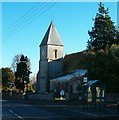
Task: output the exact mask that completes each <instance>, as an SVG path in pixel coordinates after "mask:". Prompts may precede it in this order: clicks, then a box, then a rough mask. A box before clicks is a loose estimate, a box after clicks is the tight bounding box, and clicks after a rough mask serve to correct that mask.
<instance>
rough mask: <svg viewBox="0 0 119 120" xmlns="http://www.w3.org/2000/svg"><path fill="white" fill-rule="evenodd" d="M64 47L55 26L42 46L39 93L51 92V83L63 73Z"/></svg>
mask: <svg viewBox="0 0 119 120" xmlns="http://www.w3.org/2000/svg"><path fill="white" fill-rule="evenodd" d="M63 53H64V45H63V43H62V40H61V38H60V36H59V34H58V32H57V30H56V28H55V26H54V24H53V22H51V24H50V25H49V28H48V30H47V32H46V34H45V36H44V38H43V40H42V42H41V44H40V61H39V72H38V83H37V84H38V91H39V92H40V93H46V92H48V91H49V90H50V81H49V80H51V79H53V78H56V77H58V76H60V75H61V74H62V73H63Z"/></svg>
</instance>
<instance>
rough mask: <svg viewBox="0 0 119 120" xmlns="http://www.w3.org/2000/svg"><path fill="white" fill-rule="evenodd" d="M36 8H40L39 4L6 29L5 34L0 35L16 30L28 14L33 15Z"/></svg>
mask: <svg viewBox="0 0 119 120" xmlns="http://www.w3.org/2000/svg"><path fill="white" fill-rule="evenodd" d="M41 6H42V4H41ZM38 7H40V6H39V4H37V5H35V6H33V7H32V8H31V9H30V10H29V11H28V12H27V13H25V14H24V15H23V16H21V18H20V19H18V20H17V21H16V22H15V23H14V24H12V25H11V26H10V27H9V28H7V30H6V31H5V32H3V33H2V35H4V34H8V33H9V32H10V30H11V29H14V28H16V27H17V26H18V25H19V24H21V23H22V21H24V20H25V19H26V18H28V17H29V14H32V13H35V11H36V10H37V8H38Z"/></svg>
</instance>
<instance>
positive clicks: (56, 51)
mask: <svg viewBox="0 0 119 120" xmlns="http://www.w3.org/2000/svg"><path fill="white" fill-rule="evenodd" d="M55 58H57V50H55Z"/></svg>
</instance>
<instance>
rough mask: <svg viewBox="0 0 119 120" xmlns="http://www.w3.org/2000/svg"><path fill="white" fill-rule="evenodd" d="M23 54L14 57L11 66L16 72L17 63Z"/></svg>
mask: <svg viewBox="0 0 119 120" xmlns="http://www.w3.org/2000/svg"><path fill="white" fill-rule="evenodd" d="M21 56H22V54H17V55H15V56H14V58H13V62H12V65H11V68H12V69H13V71H14V72H15V71H16V68H17V63H19V62H20V58H21Z"/></svg>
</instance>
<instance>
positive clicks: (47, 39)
mask: <svg viewBox="0 0 119 120" xmlns="http://www.w3.org/2000/svg"><path fill="white" fill-rule="evenodd" d="M45 45H57V46H64V45H63V43H62V40H61V38H60V36H59V34H58V32H57V30H56V28H55V26H54V23H53V22H51V24H50V25H49V28H48V30H47V32H46V33H45V36H44V38H43V40H42V42H41V44H40V46H45Z"/></svg>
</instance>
